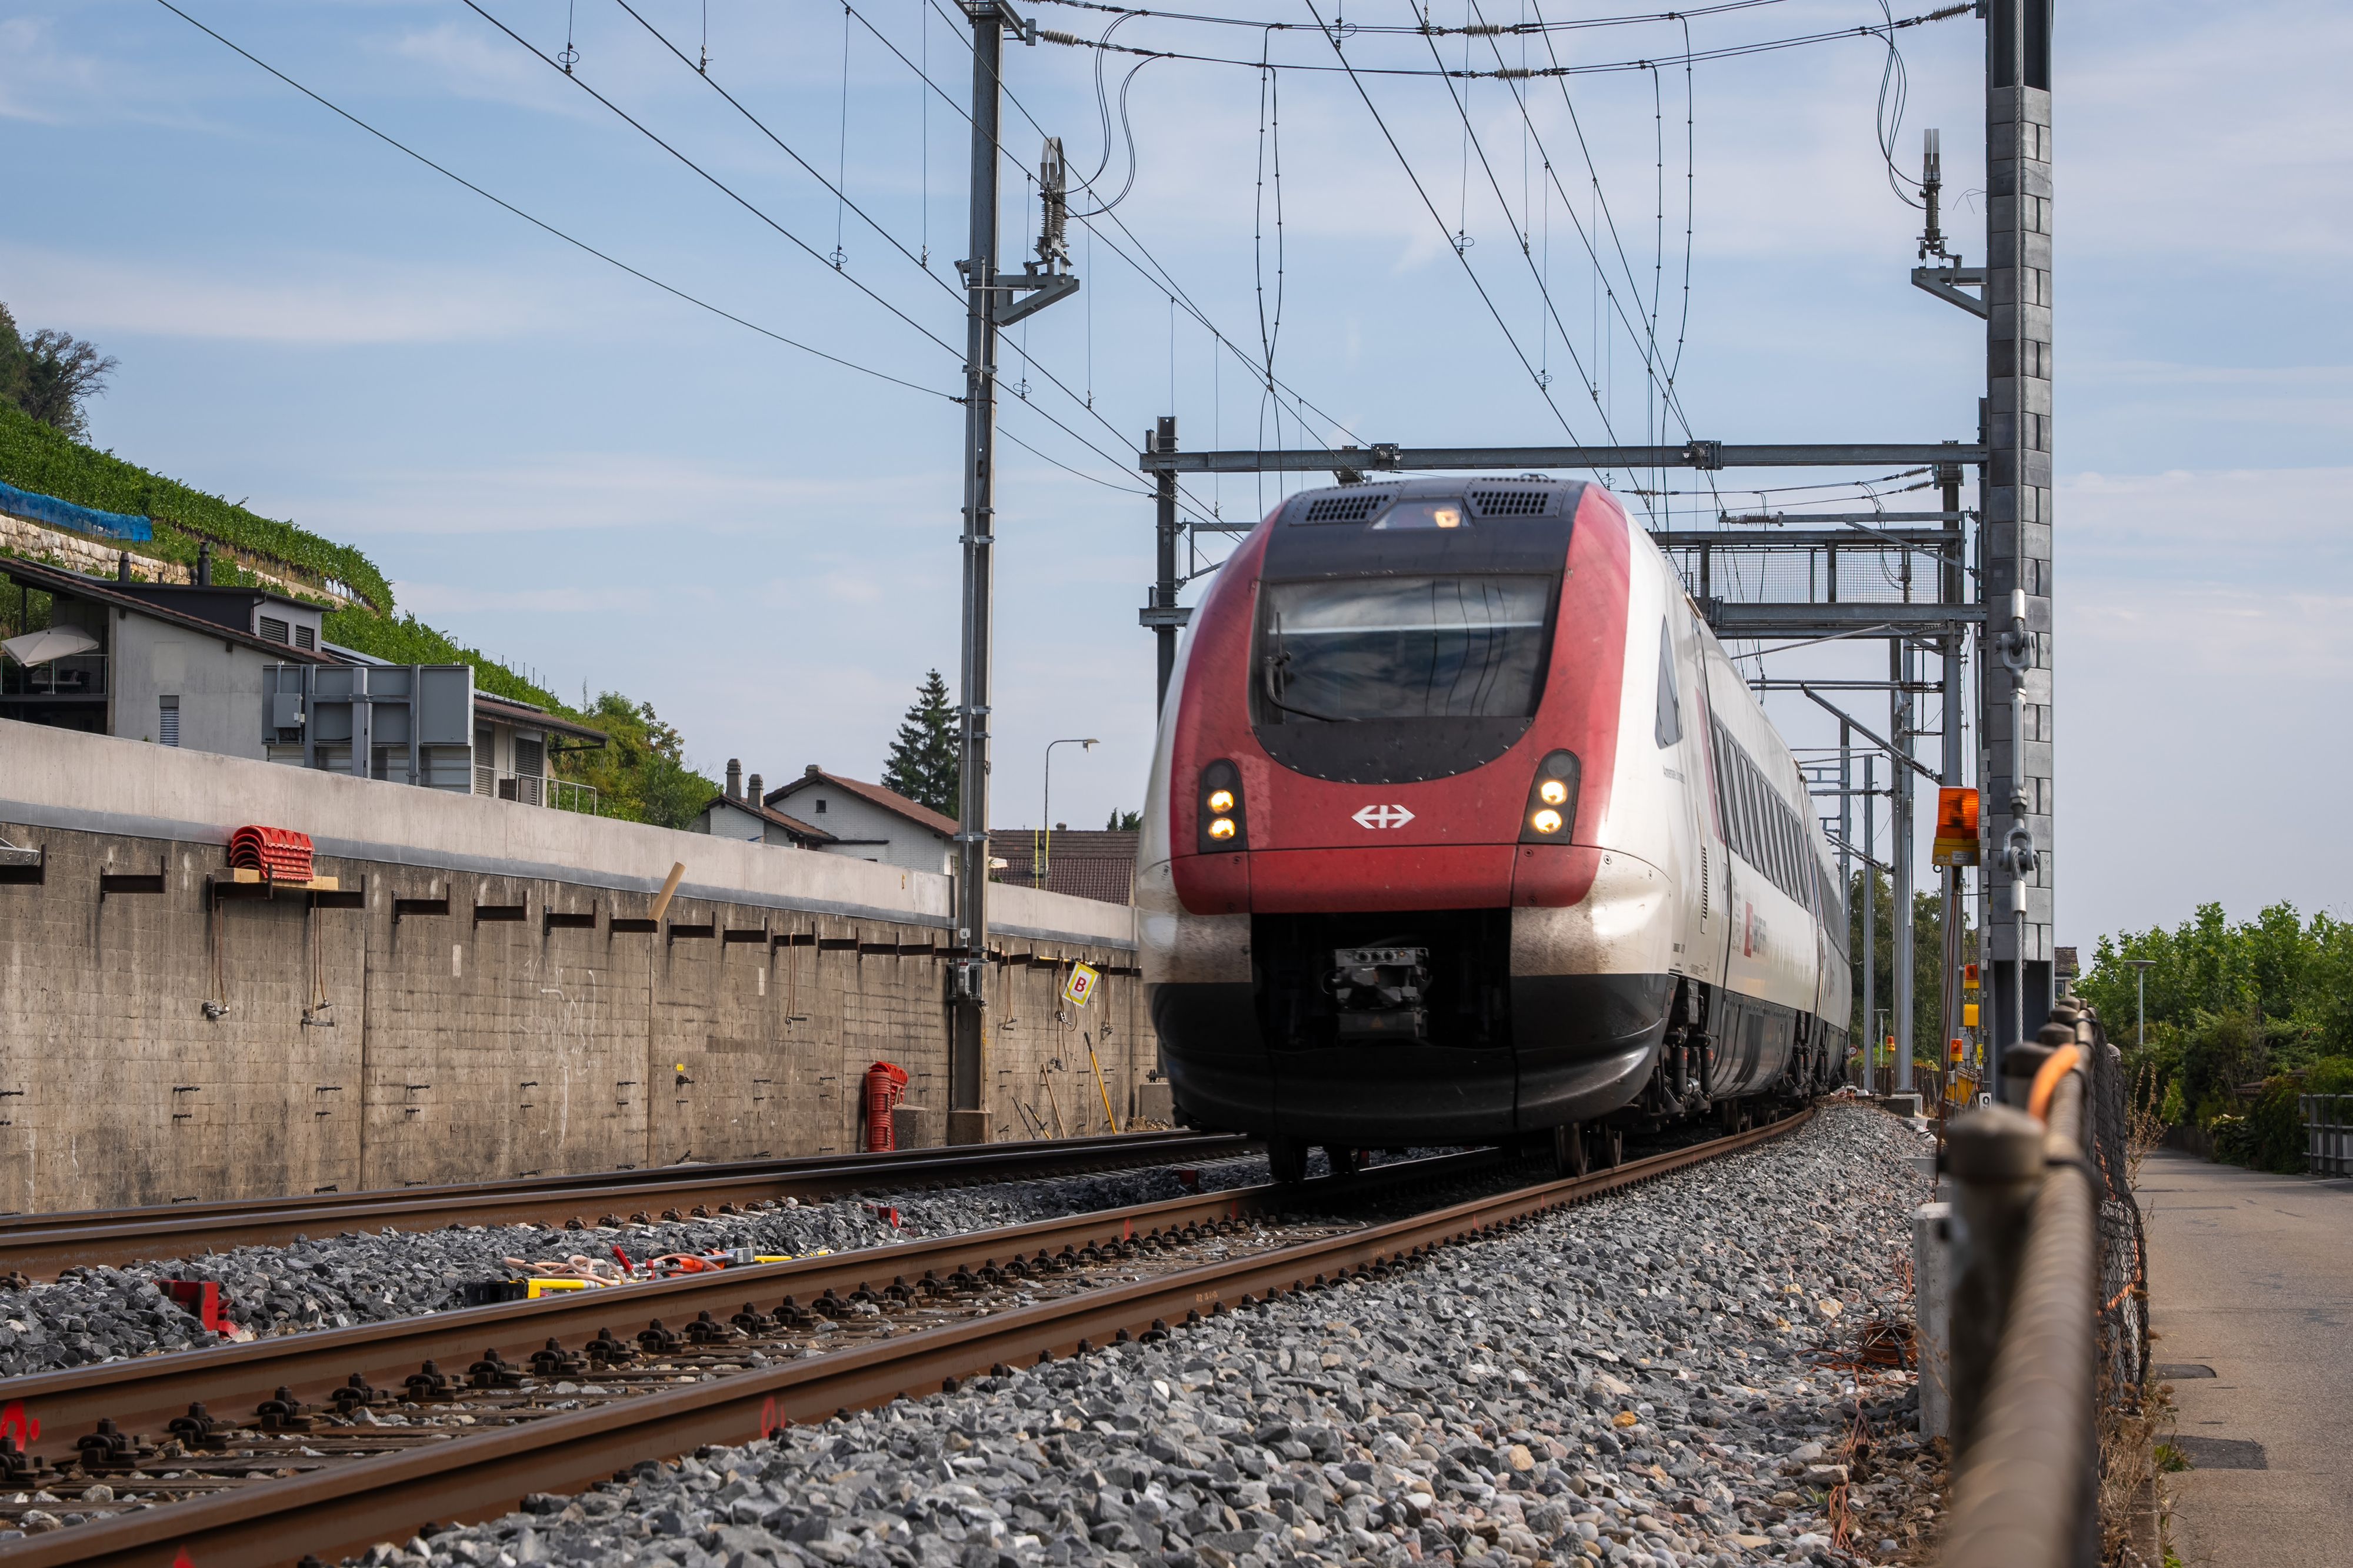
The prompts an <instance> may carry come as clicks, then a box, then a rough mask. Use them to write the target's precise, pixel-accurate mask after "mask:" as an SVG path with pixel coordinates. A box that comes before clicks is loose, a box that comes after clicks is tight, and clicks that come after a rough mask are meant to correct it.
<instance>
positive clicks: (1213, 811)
mask: <svg viewBox="0 0 2353 1568" xmlns="http://www.w3.org/2000/svg"><path fill="white" fill-rule="evenodd" d="M1193 799H1194V801H1195V802H1196V803H1197V804H1198V806H1199V808H1200V809H1199V811H1198V814H1197V815H1196V816H1195V817H1194V821H1195V823H1196V824H1198V826H1196V827H1195V829H1194V832H1195V836H1196V837H1195V839H1194V844H1193V848H1194V852H1195V853H1196V854H1199V855H1207V854H1209V853H1211V852H1212V851H1218V852H1223V851H1225V850H1229V849H1247V848H1249V847H1250V816H1249V815H1248V813H1247V812H1246V811H1245V810H1244V809H1243V805H1242V771H1241V769H1240V768H1238V767H1236V766H1235V765H1234V764H1233V762H1232V761H1231V759H1229V758H1225V757H1220V758H1219V759H1218V760H1217V761H1216V762H1214V763H1208V764H1207V765H1206V766H1204V767H1203V768H1202V769H1201V777H1200V782H1199V785H1198V793H1197V794H1196V795H1194V796H1193Z"/></svg>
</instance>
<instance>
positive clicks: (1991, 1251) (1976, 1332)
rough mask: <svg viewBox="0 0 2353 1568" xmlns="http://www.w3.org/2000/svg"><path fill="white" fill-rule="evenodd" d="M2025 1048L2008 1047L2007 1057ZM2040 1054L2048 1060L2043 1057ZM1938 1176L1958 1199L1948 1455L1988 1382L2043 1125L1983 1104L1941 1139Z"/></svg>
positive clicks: (1963, 1436) (1959, 1448)
mask: <svg viewBox="0 0 2353 1568" xmlns="http://www.w3.org/2000/svg"><path fill="white" fill-rule="evenodd" d="M2031 1048H2032V1047H2026V1046H2013V1047H2010V1049H2009V1050H2008V1051H2005V1052H2004V1053H2002V1055H2003V1064H2004V1068H2005V1072H2004V1076H2005V1078H2006V1077H2008V1076H2009V1075H2008V1072H2007V1068H2008V1064H2009V1061H2010V1058H2015V1057H2018V1056H2021V1055H2024V1054H2026V1053H2027V1052H2028V1051H2029V1050H2031ZM2046 1054H2047V1053H2046ZM1945 1172H1946V1173H1947V1175H1949V1176H1951V1177H1952V1178H1953V1184H1954V1187H1955V1191H1956V1194H1957V1201H1956V1203H1955V1205H1954V1206H1955V1207H1956V1208H1957V1210H1958V1217H1959V1220H1960V1225H1959V1227H1958V1230H1959V1234H1958V1236H1957V1237H1956V1240H1955V1246H1954V1254H1955V1256H1954V1258H1953V1262H1952V1269H1953V1289H1952V1297H1951V1302H1952V1305H1951V1309H1950V1312H1951V1318H1950V1334H1951V1341H1952V1349H1951V1356H1952V1363H1951V1372H1950V1380H1951V1381H1950V1387H1951V1390H1952V1394H1953V1408H1952V1412H1951V1421H1952V1437H1953V1452H1954V1455H1955V1458H1956V1459H1957V1458H1958V1457H1959V1455H1960V1454H1961V1453H1963V1452H1964V1451H1966V1450H1967V1448H1968V1443H1969V1439H1970V1437H1971V1436H1973V1432H1972V1428H1973V1427H1974V1426H1975V1425H1976V1422H1977V1415H1978V1406H1979V1405H1981V1404H1982V1403H1983V1401H1984V1398H1985V1394H1986V1389H1987V1388H1988V1386H1989V1384H1991V1382H1992V1375H1993V1363H1994V1356H1995V1353H1996V1352H1998V1351H1999V1350H2000V1345H2001V1330H2002V1322H2003V1320H2004V1319H2005V1318H2006V1317H2007V1316H2008V1315H2009V1311H2010V1288H2011V1286H2012V1285H2013V1284H2014V1283H2015V1282H2016V1281H2017V1279H2018V1261H2019V1256H2020V1253H2021V1249H2022V1248H2023V1247H2024V1246H2025V1242H2026V1215H2027V1210H2028V1209H2029V1208H2030V1207H2031V1205H2033V1202H2034V1194H2035V1192H2036V1189H2037V1188H2039V1187H2040V1186H2041V1185H2042V1123H2041V1122H2039V1121H2035V1120H2034V1118H2032V1117H2031V1116H2029V1115H2028V1114H2027V1113H2026V1112H2024V1111H2023V1110H2014V1109H2012V1108H2011V1107H2010V1106H2007V1105H1989V1106H1987V1107H1986V1108H1985V1109H1983V1110H1978V1111H1977V1112H1975V1113H1973V1114H1971V1115H1968V1116H1964V1117H1961V1118H1960V1119H1959V1120H1957V1121H1955V1122H1954V1123H1953V1126H1952V1131H1950V1132H1948V1133H1947V1134H1946V1137H1945Z"/></svg>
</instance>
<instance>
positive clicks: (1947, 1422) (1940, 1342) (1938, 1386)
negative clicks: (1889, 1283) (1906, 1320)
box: [1912, 1203, 1954, 1437]
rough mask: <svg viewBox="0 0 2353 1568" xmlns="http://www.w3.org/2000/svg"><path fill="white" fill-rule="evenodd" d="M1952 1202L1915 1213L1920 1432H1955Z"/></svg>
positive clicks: (1925, 1434)
mask: <svg viewBox="0 0 2353 1568" xmlns="http://www.w3.org/2000/svg"><path fill="white" fill-rule="evenodd" d="M1953 1228H1954V1226H1953V1205H1950V1204H1947V1203H1932V1204H1922V1205H1920V1206H1919V1207H1918V1208H1916V1209H1915V1210H1913V1211H1912V1355H1913V1360H1914V1362H1915V1364H1916V1365H1917V1366H1918V1368H1919V1373H1920V1436H1923V1437H1950V1436H1952V1434H1953Z"/></svg>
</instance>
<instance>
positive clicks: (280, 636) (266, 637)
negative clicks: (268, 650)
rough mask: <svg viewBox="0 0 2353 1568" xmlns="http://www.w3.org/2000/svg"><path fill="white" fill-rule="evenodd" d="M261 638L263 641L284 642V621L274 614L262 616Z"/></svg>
mask: <svg viewBox="0 0 2353 1568" xmlns="http://www.w3.org/2000/svg"><path fill="white" fill-rule="evenodd" d="M261 640H262V641H264V642H284V641H285V640H286V623H285V622H284V621H281V620H280V619H279V618H278V617H277V616H262V617H261Z"/></svg>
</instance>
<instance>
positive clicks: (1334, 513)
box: [1293, 489, 1397, 522]
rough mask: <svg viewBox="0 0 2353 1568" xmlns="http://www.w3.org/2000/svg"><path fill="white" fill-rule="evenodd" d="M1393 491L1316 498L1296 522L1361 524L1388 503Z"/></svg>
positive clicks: (1353, 491) (1378, 490) (1361, 492)
mask: <svg viewBox="0 0 2353 1568" xmlns="http://www.w3.org/2000/svg"><path fill="white" fill-rule="evenodd" d="M1396 494H1397V491H1395V490H1394V489H1377V490H1376V489H1350V490H1348V491H1347V493H1345V494H1344V495H1336V496H1317V497H1316V498H1315V499H1314V500H1311V501H1309V502H1308V503H1307V510H1305V511H1303V512H1301V513H1300V514H1299V515H1298V516H1297V517H1296V518H1294V519H1293V521H1296V522H1362V521H1365V520H1366V518H1368V517H1370V516H1372V515H1373V513H1375V512H1377V511H1378V510H1381V508H1383V507H1385V506H1387V505H1388V503H1389V498H1391V497H1392V496H1394V495H1396Z"/></svg>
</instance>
